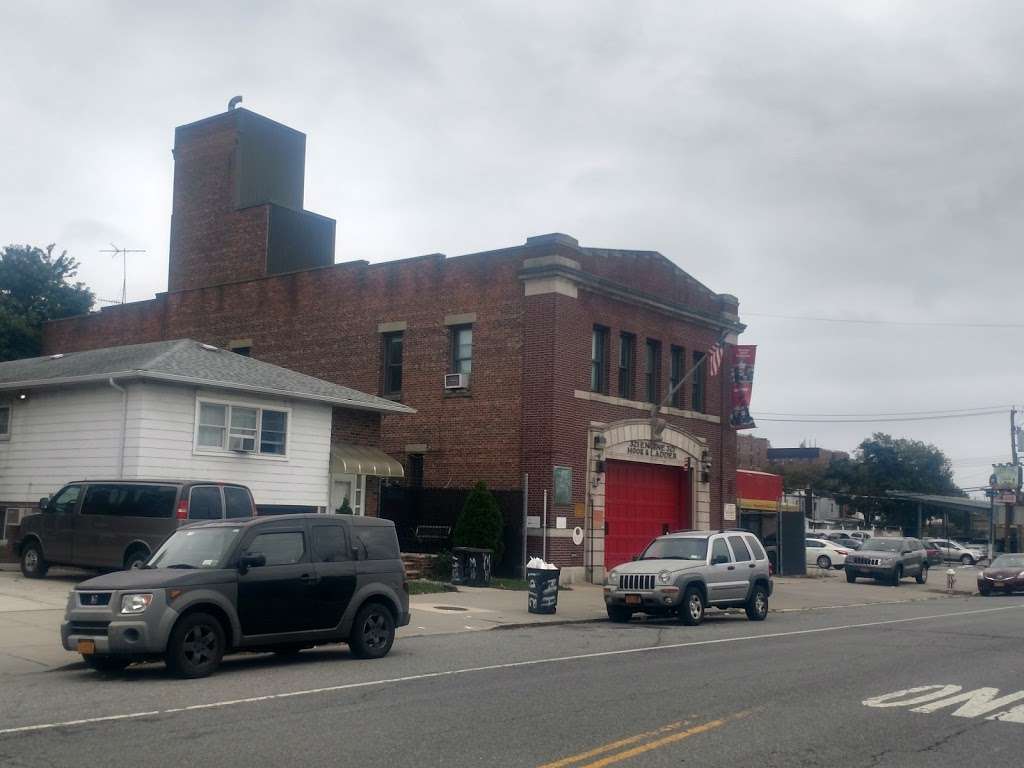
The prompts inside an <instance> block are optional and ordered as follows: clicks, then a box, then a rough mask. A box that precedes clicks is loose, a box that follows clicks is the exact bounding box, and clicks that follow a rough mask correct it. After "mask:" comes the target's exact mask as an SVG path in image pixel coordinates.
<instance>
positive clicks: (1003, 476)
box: [989, 464, 1021, 491]
mask: <svg viewBox="0 0 1024 768" xmlns="http://www.w3.org/2000/svg"><path fill="white" fill-rule="evenodd" d="M1020 481H1021V476H1020V464H993V465H992V477H991V479H990V483H989V484H990V485H991V486H992V487H993V488H995V489H996V490H998V491H1018V490H1020V485H1021V482H1020Z"/></svg>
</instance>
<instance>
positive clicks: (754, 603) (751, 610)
mask: <svg viewBox="0 0 1024 768" xmlns="http://www.w3.org/2000/svg"><path fill="white" fill-rule="evenodd" d="M746 609H747V618H748V619H750V620H751V621H764V620H765V619H766V618H768V590H767V589H765V588H764V587H762V586H756V587H754V591H753V593H751V595H750V599H749V600H748V601H747V605H746Z"/></svg>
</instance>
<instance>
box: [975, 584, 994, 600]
mask: <svg viewBox="0 0 1024 768" xmlns="http://www.w3.org/2000/svg"><path fill="white" fill-rule="evenodd" d="M978 593H979V594H980V595H981V596H982V597H989V596H990V595H991V594H992V587H990V586H989V585H988V584H979V585H978Z"/></svg>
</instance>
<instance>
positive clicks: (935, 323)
mask: <svg viewBox="0 0 1024 768" xmlns="http://www.w3.org/2000/svg"><path fill="white" fill-rule="evenodd" d="M743 315H744V316H745V317H746V316H749V317H770V318H773V319H775V320H796V321H798V322H814V323H851V324H854V325H904V326H920V327H926V328H928V327H937V328H1024V323H991V322H970V321H965V322H961V321H957V320H883V319H878V318H859V317H814V316H812V315H780V314H775V313H774V312H748V311H746V310H744V312H743Z"/></svg>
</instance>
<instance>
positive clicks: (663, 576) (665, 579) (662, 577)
mask: <svg viewBox="0 0 1024 768" xmlns="http://www.w3.org/2000/svg"><path fill="white" fill-rule="evenodd" d="M658 581H660V582H661V583H662V584H668V583H669V582H670V581H672V574H671V573H669V572H668V571H662V572H661V573H659V574H658Z"/></svg>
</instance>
